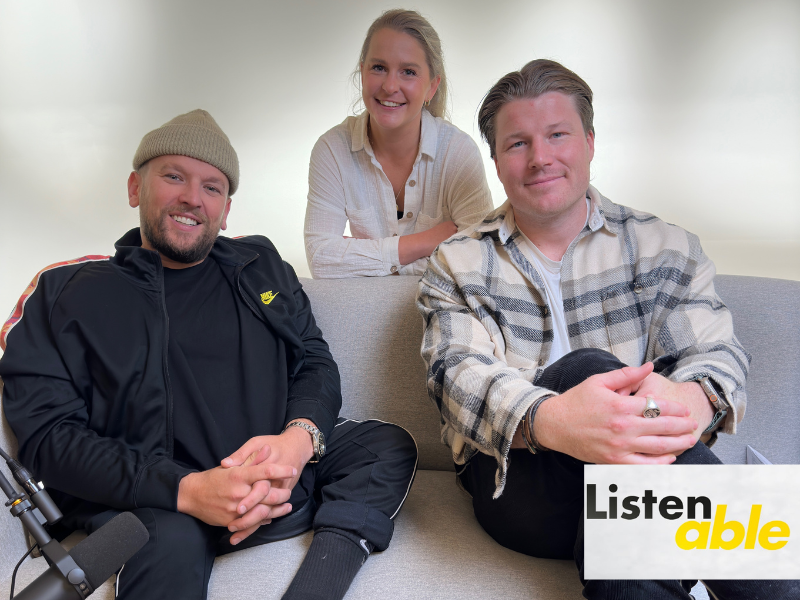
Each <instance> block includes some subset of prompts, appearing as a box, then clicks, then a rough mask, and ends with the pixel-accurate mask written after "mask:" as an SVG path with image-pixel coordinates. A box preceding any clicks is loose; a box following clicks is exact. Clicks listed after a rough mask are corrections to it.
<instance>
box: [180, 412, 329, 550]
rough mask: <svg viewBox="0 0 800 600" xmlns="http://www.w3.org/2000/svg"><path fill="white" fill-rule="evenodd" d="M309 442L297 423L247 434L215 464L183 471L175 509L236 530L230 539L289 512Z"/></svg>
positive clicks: (238, 539)
mask: <svg viewBox="0 0 800 600" xmlns="http://www.w3.org/2000/svg"><path fill="white" fill-rule="evenodd" d="M310 446H311V443H310V436H309V435H308V433H307V432H305V431H303V430H301V429H299V428H297V427H293V428H291V429H289V430H287V431H286V432H284V433H283V434H281V435H272V436H258V437H254V438H251V439H250V440H248V441H247V442H246V443H245V444H244V445H243V446H242V447H241V448H239V449H238V450H237V451H236V452H234V453H233V454H231V455H230V456H229V457H227V458H224V459H223V460H222V462H221V466H220V467H216V468H214V469H210V470H208V471H202V472H199V473H191V474H189V475H187V476H186V477H184V478H183V479H182V480H181V482H180V487H179V491H178V511H179V512H183V513H186V514H189V515H192V516H193V517H195V518H197V519H200V520H201V521H203V522H204V523H208V524H209V525H216V526H222V527H227V528H228V530H229V531H231V532H235V535H233V536H231V544H233V545H236V544H238V543H239V542H241V541H242V540H243V539H245V538H246V537H248V536H249V535H250V534H252V533H253V532H254V531H255V530H256V529H258V528H259V527H260V526H261V525H268V524H269V523H271V522H272V519H274V518H277V517H281V516H284V515H286V514H288V513H289V512H291V510H292V506H291V504H289V503H288V500H289V497H290V496H291V493H292V489H293V488H294V486H295V484H296V483H297V481H298V479H299V477H300V473H301V472H302V470H303V466H304V465H305V464H306V463H307V462H308V459H309V458H310V455H309V448H310ZM311 453H313V449H312V450H311Z"/></svg>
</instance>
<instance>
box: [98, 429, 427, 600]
mask: <svg viewBox="0 0 800 600" xmlns="http://www.w3.org/2000/svg"><path fill="white" fill-rule="evenodd" d="M416 464H417V449H416V444H415V442H414V440H413V438H412V437H411V435H410V434H409V433H408V432H406V431H405V430H404V429H401V428H400V427H397V426H396V425H392V424H389V423H383V422H381V421H364V422H358V421H350V420H346V419H340V420H339V422H338V423H337V425H336V427H335V428H334V430H333V432H332V434H331V435H330V436H329V439H328V440H327V452H326V454H325V456H324V457H323V460H322V461H320V463H318V464H316V465H307V466H306V468H305V469H304V470H303V473H302V475H301V477H300V480H299V481H298V483H297V485H296V486H295V488H294V490H293V491H292V496H291V498H290V500H289V501H290V503H291V504H292V507H293V510H292V512H291V513H289V514H288V515H286V516H285V517H281V518H279V519H275V520H274V521H273V522H272V523H270V524H269V525H263V526H261V527H260V528H259V529H258V530H256V532H255V533H253V534H251V535H250V536H249V537H248V538H246V539H244V540H243V541H242V542H241V543H239V544H238V545H236V546H231V545H230V544H229V543H228V540H229V539H230V536H231V534H230V533H229V532H228V530H227V529H225V528H224V527H212V526H210V525H206V524H205V523H202V522H201V521H198V520H197V519H195V518H193V517H190V516H188V515H184V514H181V513H175V512H171V511H166V510H161V509H149V508H140V509H136V510H134V511H132V512H133V513H134V514H135V515H136V516H137V517H139V519H141V521H142V522H143V523H144V525H145V526H146V527H147V529H148V531H149V532H150V540H149V541H148V543H147V544H146V545H145V546H144V548H142V549H141V550H140V551H139V552H138V553H137V554H136V555H135V556H134V557H133V558H132V559H131V560H129V561H128V562H127V563H126V564H125V566H124V567H123V568H122V570H121V571H120V573H119V575H118V578H117V597H118V598H122V599H126V600H127V599H131V600H133V599H136V600H139V599H143V598H147V599H148V600H158V599H161V598H163V599H165V600H167V599H170V600H176V599H183V598H185V599H192V600H195V599H196V600H201V599H204V598H206V595H207V589H208V580H209V577H210V576H211V568H212V567H213V565H214V558H215V557H217V556H219V555H221V554H227V553H229V552H235V551H237V550H242V549H245V548H250V547H253V546H257V545H260V544H264V543H268V542H272V541H277V540H282V539H286V538H288V537H292V536H294V535H298V534H300V533H303V532H304V531H308V530H309V529H310V528H312V526H313V528H314V529H315V530H317V529H320V528H323V527H333V528H336V529H342V530H345V531H348V532H350V533H352V534H355V535H356V536H358V538H360V539H363V540H366V542H368V544H369V545H371V546H372V547H373V548H374V549H375V550H385V549H386V548H387V547H388V545H389V541H390V540H391V538H392V532H393V530H394V521H393V519H394V517H395V515H396V514H397V513H398V511H399V510H400V507H401V506H402V504H403V502H404V501H405V498H406V495H407V494H408V490H409V489H410V487H411V483H412V481H413V479H414V474H415V471H416ZM118 512H119V511H106V512H103V513H101V514H98V515H96V516H95V517H94V518H92V519H91V520H90V521H89V522H87V523H86V525H85V527H86V529H87V531H89V533H91V532H92V531H94V530H95V529H97V528H98V527H100V526H101V525H102V524H103V523H105V522H106V521H108V520H109V519H111V518H112V517H113V516H114V515H116V514H118ZM282 591H283V590H276V591H275V594H273V595H274V597H276V598H277V597H279V596H280V593H281V592H282Z"/></svg>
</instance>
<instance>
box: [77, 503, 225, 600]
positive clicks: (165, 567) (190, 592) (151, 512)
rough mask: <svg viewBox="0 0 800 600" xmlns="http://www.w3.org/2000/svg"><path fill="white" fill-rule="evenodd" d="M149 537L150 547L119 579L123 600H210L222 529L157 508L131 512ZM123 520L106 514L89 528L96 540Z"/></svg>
mask: <svg viewBox="0 0 800 600" xmlns="http://www.w3.org/2000/svg"><path fill="white" fill-rule="evenodd" d="M131 512H132V513H133V514H135V515H136V516H137V517H138V518H139V520H140V521H141V522H142V523H144V526H145V527H146V528H147V531H148V533H149V534H150V539H149V540H148V542H147V544H145V545H144V547H143V548H142V549H141V550H139V552H137V553H136V554H135V555H134V556H133V557H132V558H131V559H130V560H128V562H126V563H125V565H124V566H123V567H122V569H121V570H120V571H119V573H118V574H117V583H116V597H117V598H119V599H122V600H127V599H131V600H139V599H141V598H147V599H148V600H160V599H163V600H181V599H185V600H205V598H206V597H207V594H208V580H209V577H210V576H211V569H212V567H213V566H214V556H215V546H216V541H217V538H219V535H220V533H221V528H219V527H212V526H210V525H206V524H205V523H203V522H201V521H198V520H197V519H195V518H194V517H190V516H189V515H184V514H182V513H177V512H171V511H167V510H161V509H157V508H139V509H135V510H132V511H131ZM117 514H119V511H107V512H104V513H101V514H98V515H96V516H95V517H93V518H92V519H91V520H89V521H88V522H87V523H86V530H87V531H88V532H89V533H90V534H91V533H92V532H93V531H95V530H96V529H98V528H99V527H101V526H102V525H103V524H104V523H106V522H107V521H109V520H110V519H111V518H113V517H114V516H116V515H117Z"/></svg>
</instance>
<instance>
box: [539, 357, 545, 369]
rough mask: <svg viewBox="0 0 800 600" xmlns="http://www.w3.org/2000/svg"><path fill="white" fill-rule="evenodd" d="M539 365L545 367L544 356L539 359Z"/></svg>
mask: <svg viewBox="0 0 800 600" xmlns="http://www.w3.org/2000/svg"><path fill="white" fill-rule="evenodd" d="M539 366H540V367H543V366H544V359H543V358H540V359H539Z"/></svg>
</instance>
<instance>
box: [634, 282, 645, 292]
mask: <svg viewBox="0 0 800 600" xmlns="http://www.w3.org/2000/svg"><path fill="white" fill-rule="evenodd" d="M642 290H644V288H643V287H642V284H641V283H637V284H636V285H635V286H633V291H634V292H636V293H637V294H641V293H642Z"/></svg>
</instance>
